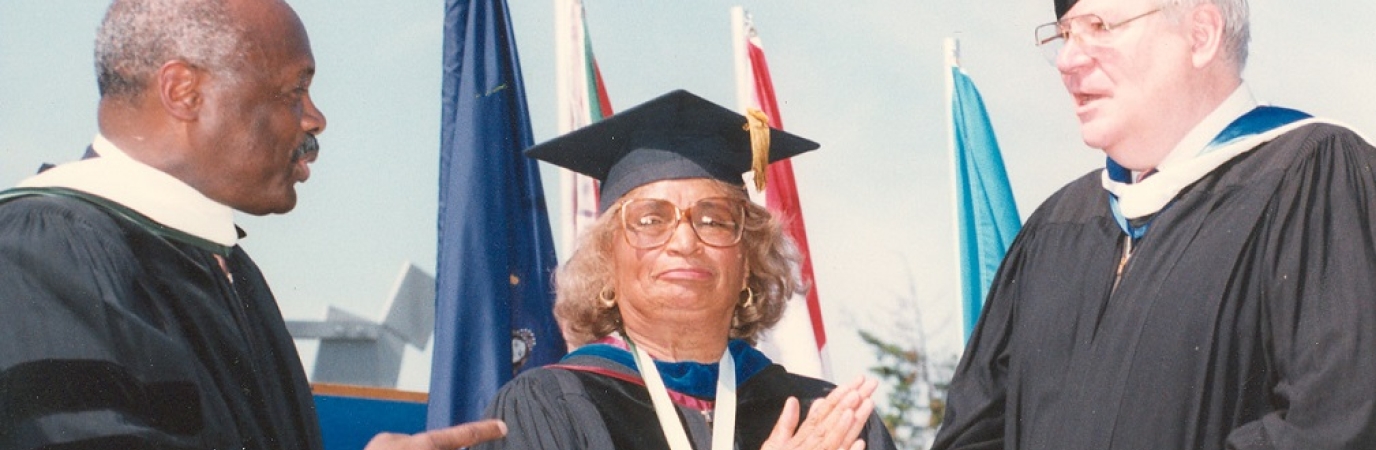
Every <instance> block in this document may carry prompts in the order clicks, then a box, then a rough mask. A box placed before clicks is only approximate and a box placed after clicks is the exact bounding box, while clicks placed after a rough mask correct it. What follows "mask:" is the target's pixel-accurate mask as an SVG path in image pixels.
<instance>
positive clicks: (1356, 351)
mask: <svg viewBox="0 0 1376 450" xmlns="http://www.w3.org/2000/svg"><path fill="white" fill-rule="evenodd" d="M1325 129H1326V130H1330V132H1323V130H1325ZM1310 130H1311V131H1310V132H1309V134H1308V135H1307V136H1304V137H1303V140H1302V145H1300V148H1301V149H1303V150H1302V152H1308V153H1301V155H1300V156H1299V159H1298V161H1297V162H1296V163H1294V164H1292V165H1291V166H1290V167H1289V168H1288V169H1287V171H1286V173H1285V178H1284V180H1283V181H1282V182H1281V184H1280V188H1279V189H1278V191H1277V192H1276V198H1275V199H1274V201H1273V202H1272V206H1271V207H1270V209H1269V210H1268V211H1267V213H1268V219H1269V220H1267V221H1266V222H1264V223H1263V225H1262V227H1263V228H1262V229H1261V232H1262V233H1263V234H1262V236H1264V241H1263V243H1262V248H1261V249H1260V252H1259V255H1260V257H1258V258H1256V259H1255V260H1254V261H1252V262H1251V263H1252V264H1256V265H1257V267H1259V269H1258V272H1259V273H1261V274H1263V275H1264V276H1263V277H1262V279H1263V280H1265V281H1263V282H1262V283H1263V284H1262V285H1260V286H1258V287H1257V291H1259V297H1260V298H1259V300H1260V301H1262V302H1263V305H1264V309H1263V314H1264V319H1263V320H1264V321H1265V322H1264V323H1265V326H1266V327H1267V328H1266V330H1265V332H1266V334H1267V336H1265V337H1266V342H1267V345H1268V348H1267V349H1266V350H1267V353H1268V355H1269V358H1270V359H1271V361H1272V363H1271V367H1272V368H1273V370H1272V377H1273V379H1272V380H1270V382H1269V383H1267V385H1268V386H1270V390H1271V392H1270V393H1269V394H1270V398H1271V407H1272V408H1273V411H1272V412H1270V413H1269V414H1266V415H1264V416H1262V417H1261V419H1260V420H1256V421H1253V422H1249V423H1244V424H1242V425H1241V426H1239V427H1237V428H1235V429H1234V430H1232V432H1231V433H1230V434H1229V436H1228V440H1227V443H1228V448H1234V449H1369V448H1376V382H1373V381H1372V376H1373V374H1376V225H1374V224H1376V174H1373V167H1376V148H1372V146H1371V145H1370V144H1368V143H1365V142H1363V141H1362V140H1361V139H1360V138H1359V137H1357V136H1356V135H1355V134H1353V133H1351V132H1348V131H1340V132H1331V130H1333V128H1326V127H1317V129H1315V128H1314V127H1311V128H1310ZM1247 281H1248V280H1235V282H1247Z"/></svg>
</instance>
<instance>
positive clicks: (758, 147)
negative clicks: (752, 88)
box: [745, 108, 769, 192]
mask: <svg viewBox="0 0 1376 450" xmlns="http://www.w3.org/2000/svg"><path fill="white" fill-rule="evenodd" d="M745 118H746V124H745V129H747V130H750V156H751V160H750V169H751V170H753V171H754V172H755V191H756V192H759V191H763V190H764V182H765V169H767V168H768V167H769V116H767V115H765V113H764V111H760V110H758V109H755V108H746V110H745Z"/></svg>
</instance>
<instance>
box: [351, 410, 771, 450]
mask: <svg viewBox="0 0 1376 450" xmlns="http://www.w3.org/2000/svg"><path fill="white" fill-rule="evenodd" d="M794 415H797V413H796V412H795V413H794ZM502 436H506V424H505V423H502V421H500V420H480V421H477V422H469V423H463V424H458V425H455V426H452V427H449V428H441V429H438V430H430V431H426V432H423V433H416V434H396V433H381V434H378V435H377V436H374V437H373V440H371V441H368V446H367V447H366V448H364V450H454V449H459V448H463V447H468V446H470V445H476V444H479V443H482V442H487V441H490V440H493V439H499V438H501V437H502Z"/></svg>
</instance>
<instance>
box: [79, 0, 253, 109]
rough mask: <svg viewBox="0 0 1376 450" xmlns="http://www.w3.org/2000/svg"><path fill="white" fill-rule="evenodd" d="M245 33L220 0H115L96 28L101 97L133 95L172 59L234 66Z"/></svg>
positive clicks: (226, 74) (212, 66)
mask: <svg viewBox="0 0 1376 450" xmlns="http://www.w3.org/2000/svg"><path fill="white" fill-rule="evenodd" d="M244 37H245V31H244V30H243V29H242V28H241V27H240V25H239V24H238V21H236V20H234V18H233V15H232V14H231V13H230V9H229V5H228V4H227V2H226V1H224V0H115V1H114V2H113V3H111V4H110V9H109V10H107V11H106V13H105V20H104V21H102V22H101V24H100V28H99V29H98V30H97V31H96V49H95V60H96V85H97V87H98V88H99V89H100V95H101V96H102V97H104V96H107V95H109V96H133V95H135V94H138V93H140V92H142V91H143V90H144V89H145V88H147V87H148V85H147V83H148V82H149V80H151V79H152V77H153V74H154V73H155V72H157V70H158V68H160V67H162V65H163V64H165V63H166V62H167V61H171V60H182V61H186V62H187V63H189V64H191V65H193V66H197V67H201V68H205V69H217V70H218V69H229V68H235V67H237V66H238V65H239V64H238V63H239V62H240V61H241V60H242V58H241V57H240V52H239V50H238V47H239V44H240V43H241V41H242V40H243V38H244ZM220 72H221V73H220V75H221V76H224V77H227V78H228V80H229V81H230V82H231V83H232V82H234V81H235V80H234V78H235V77H234V75H235V74H234V71H233V70H221V71H220Z"/></svg>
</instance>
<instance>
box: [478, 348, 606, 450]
mask: <svg viewBox="0 0 1376 450" xmlns="http://www.w3.org/2000/svg"><path fill="white" fill-rule="evenodd" d="M484 415H485V416H486V417H487V418H491V419H501V420H502V421H504V422H506V426H507V435H506V437H505V438H503V439H499V440H496V441H492V442H488V443H484V444H479V445H477V446H474V447H473V449H474V450H501V449H531V450H538V449H550V450H554V449H560V450H574V449H610V448H613V447H614V445H613V443H612V441H611V438H610V436H608V435H607V432H606V430H607V426H606V424H604V423H602V416H601V414H600V413H598V411H597V408H596V407H595V406H594V405H593V404H592V402H591V401H590V400H589V399H588V398H587V395H586V393H584V392H583V388H582V385H581V383H580V382H579V381H578V379H577V378H576V376H574V375H573V374H571V373H569V372H568V371H565V370H562V369H549V368H545V369H536V370H531V371H527V372H525V373H523V374H521V376H518V377H516V378H515V379H513V380H511V381H510V382H508V383H507V384H506V385H504V386H502V389H501V390H499V391H498V392H497V397H496V398H495V399H493V400H492V403H491V404H490V405H488V408H487V412H486V413H485V414H484Z"/></svg>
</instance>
